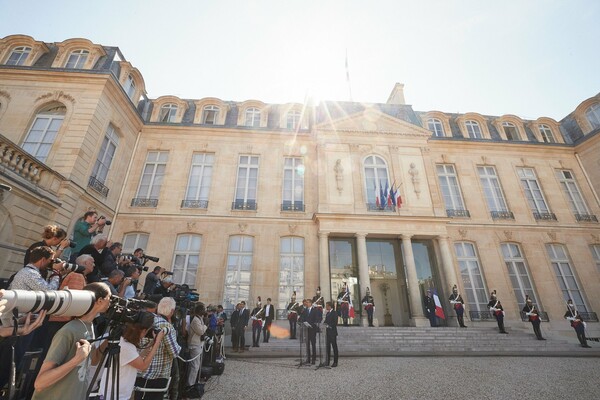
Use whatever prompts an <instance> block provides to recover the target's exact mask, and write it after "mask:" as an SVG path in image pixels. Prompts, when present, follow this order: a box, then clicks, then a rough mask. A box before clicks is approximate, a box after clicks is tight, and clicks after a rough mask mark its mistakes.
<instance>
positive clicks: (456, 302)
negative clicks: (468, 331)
mask: <svg viewBox="0 0 600 400" xmlns="http://www.w3.org/2000/svg"><path fill="white" fill-rule="evenodd" d="M448 300H450V304H452V307H453V308H454V311H456V319H457V320H458V325H459V326H460V327H461V328H466V327H467V326H466V325H465V319H464V314H465V302H464V300H463V298H462V296H461V295H460V293H458V287H456V285H454V286H453V287H452V294H451V295H450V297H449V298H448Z"/></svg>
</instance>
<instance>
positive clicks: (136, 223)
mask: <svg viewBox="0 0 600 400" xmlns="http://www.w3.org/2000/svg"><path fill="white" fill-rule="evenodd" d="M133 226H135V229H136V230H137V231H139V230H141V229H142V227H143V226H144V221H134V222H133Z"/></svg>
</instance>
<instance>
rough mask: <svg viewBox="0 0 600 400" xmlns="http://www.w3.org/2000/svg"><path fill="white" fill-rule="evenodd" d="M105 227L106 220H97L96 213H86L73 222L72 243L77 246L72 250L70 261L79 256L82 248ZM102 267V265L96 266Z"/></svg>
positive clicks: (102, 218)
mask: <svg viewBox="0 0 600 400" xmlns="http://www.w3.org/2000/svg"><path fill="white" fill-rule="evenodd" d="M105 225H106V218H104V217H101V218H98V213H97V212H96V211H88V212H86V213H85V214H83V217H81V219H79V220H78V221H77V222H75V226H74V228H73V241H74V242H75V243H76V244H77V245H76V246H75V247H74V248H73V254H72V260H73V261H74V260H75V258H76V257H77V256H78V255H79V252H80V251H81V249H82V248H84V247H85V246H87V245H88V244H90V241H91V240H92V237H94V236H95V235H97V234H99V233H102V231H103V230H104V226H105ZM98 265H102V264H98Z"/></svg>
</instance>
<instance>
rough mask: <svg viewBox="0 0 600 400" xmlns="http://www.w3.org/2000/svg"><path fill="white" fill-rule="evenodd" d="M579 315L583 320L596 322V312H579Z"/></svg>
mask: <svg viewBox="0 0 600 400" xmlns="http://www.w3.org/2000/svg"><path fill="white" fill-rule="evenodd" d="M579 315H581V318H583V320H584V321H588V322H598V314H596V313H595V312H591V311H590V312H580V313H579Z"/></svg>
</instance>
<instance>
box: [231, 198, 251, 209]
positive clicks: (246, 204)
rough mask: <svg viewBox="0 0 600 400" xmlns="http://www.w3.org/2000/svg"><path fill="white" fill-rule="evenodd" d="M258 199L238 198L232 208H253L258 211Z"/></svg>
mask: <svg viewBox="0 0 600 400" xmlns="http://www.w3.org/2000/svg"><path fill="white" fill-rule="evenodd" d="M256 207H257V204H256V200H246V201H244V200H236V201H234V202H233V203H231V209H232V210H252V211H256Z"/></svg>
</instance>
